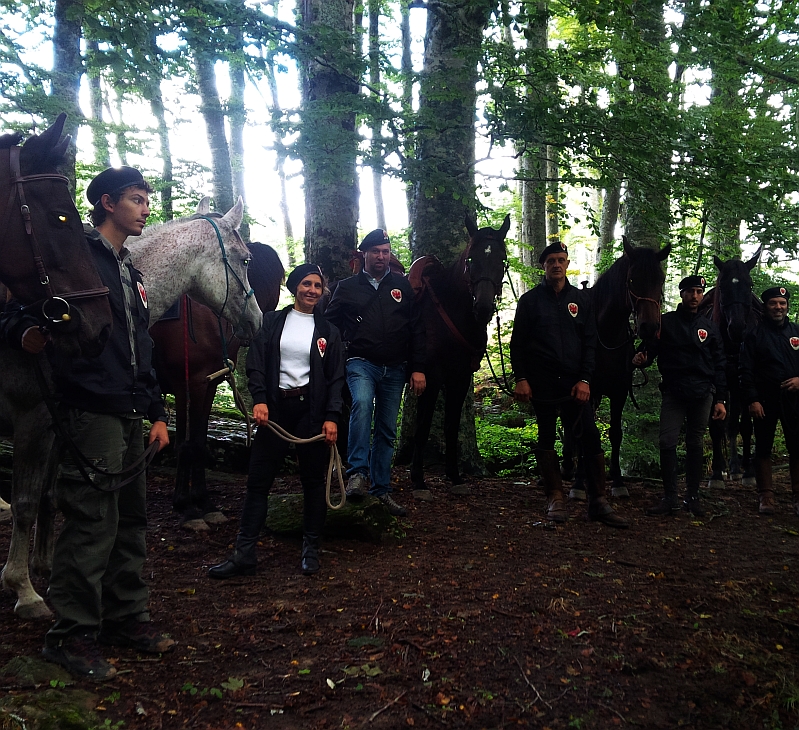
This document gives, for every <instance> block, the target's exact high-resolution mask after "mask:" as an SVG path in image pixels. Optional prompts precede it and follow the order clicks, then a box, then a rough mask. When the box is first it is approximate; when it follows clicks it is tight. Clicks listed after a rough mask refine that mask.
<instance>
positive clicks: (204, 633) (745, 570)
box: [0, 468, 799, 730]
mask: <svg viewBox="0 0 799 730" xmlns="http://www.w3.org/2000/svg"><path fill="white" fill-rule="evenodd" d="M394 474H395V479H396V483H397V485H398V489H397V495H396V496H397V499H398V501H400V502H401V503H403V504H406V505H408V507H409V511H408V517H407V518H405V519H403V520H401V521H400V522H399V523H398V526H397V529H396V531H395V534H394V535H393V536H390V537H389V538H388V539H386V540H385V541H384V542H383V543H382V544H379V545H378V544H365V543H361V542H356V541H348V540H330V541H328V542H327V543H326V544H325V545H324V552H323V554H322V559H323V565H322V570H321V571H320V572H319V573H318V574H317V575H315V576H313V577H304V576H303V575H301V573H300V570H299V562H300V544H299V541H298V540H292V539H277V538H275V537H272V536H268V535H264V537H263V540H262V545H261V547H259V565H258V574H257V576H255V577H252V578H240V579H235V580H232V581H229V582H216V581H212V580H210V579H209V578H208V577H207V576H206V570H207V568H208V566H209V565H212V564H214V563H216V562H218V561H221V560H223V559H224V558H225V557H226V556H227V555H228V554H229V552H230V549H231V545H232V542H233V540H234V537H235V534H236V530H237V524H238V514H239V510H240V508H241V504H242V495H243V483H244V478H243V477H238V476H231V475H223V474H216V473H213V474H211V478H210V484H212V485H214V487H213V488H214V491H215V493H216V495H217V497H218V498H219V500H220V502H221V503H222V504H223V505H224V508H225V511H226V512H227V513H228V514H229V515H230V516H231V519H230V521H229V522H228V523H227V524H224V525H222V526H220V527H217V528H214V529H213V531H212V532H210V533H207V534H202V535H194V534H189V533H186V532H183V531H181V530H180V529H179V528H178V524H177V519H176V517H175V515H174V514H173V513H172V512H171V509H170V498H171V493H170V490H171V481H172V473H171V472H169V471H168V470H160V471H159V470H156V471H154V472H153V474H152V475H151V477H150V483H149V486H150V498H149V510H150V527H149V534H148V550H149V560H148V564H147V571H146V572H147V577H148V580H149V581H150V583H151V586H152V596H151V604H152V606H151V607H152V617H153V620H154V621H155V622H157V624H158V626H159V627H161V628H162V629H163V630H164V631H166V632H169V633H170V634H171V636H172V637H173V638H175V639H176V640H177V642H178V645H177V648H176V649H175V650H174V651H173V652H171V653H169V654H167V655H164V656H163V657H162V658H160V659H156V660H153V658H149V657H148V658H145V657H138V656H137V655H136V654H135V653H134V652H132V651H126V650H117V651H114V652H113V653H112V654H111V657H112V661H113V662H114V663H115V665H116V667H117V669H118V670H119V674H118V675H117V677H116V678H115V679H114V680H112V681H111V682H108V683H106V684H103V685H96V684H92V683H90V682H85V681H81V682H77V683H76V685H75V686H76V687H78V688H82V689H85V690H89V691H91V692H93V693H94V695H95V700H94V701H96V709H97V713H98V715H99V716H100V718H101V724H100V727H112V728H126V729H130V728H148V729H149V728H208V729H210V728H225V729H226V728H246V729H250V728H262V727H268V728H274V729H275V730H282V729H283V728H400V727H424V728H447V727H449V728H510V727H517V726H522V727H525V726H526V727H534V728H552V729H553V730H554V729H555V728H610V727H624V726H636V727H642V728H676V727H686V728H742V729H743V728H745V729H747V730H749V729H751V728H775V729H776V728H794V727H797V726H798V725H799V675H797V665H798V664H799V605H797V596H799V518H797V517H794V516H793V510H792V507H791V504H790V493H789V492H788V486H787V481H786V478H787V474H786V470H785V469H784V468H783V469H782V470H777V471H776V474H775V481H776V483H777V484H778V500H777V502H778V511H777V515H776V516H775V517H773V518H763V517H760V516H758V514H757V509H756V500H755V495H754V494H753V491H752V490H748V489H746V490H745V489H743V488H742V487H741V485H740V483H738V484H732V485H730V486H729V487H728V488H727V489H725V490H719V491H715V492H713V493H708V494H707V498H706V499H705V505H706V507H707V509H708V515H707V517H705V518H704V519H702V520H698V519H691V518H690V516H688V515H687V514H682V515H680V516H677V517H672V518H662V519H661V518H650V517H647V516H646V515H645V514H644V509H645V508H646V507H647V506H648V505H650V504H651V503H652V502H653V500H654V499H655V498H656V497H657V486H656V485H655V484H654V483H652V484H650V485H648V486H646V485H643V484H641V483H637V482H634V481H631V482H630V491H631V493H632V497H631V498H630V499H629V500H624V501H622V500H616V501H615V504H616V507H617V508H618V510H619V512H621V513H622V514H624V515H625V516H627V517H629V518H630V520H631V523H632V524H631V527H630V529H629V530H626V531H616V530H613V529H611V528H608V527H604V526H601V525H597V524H595V523H589V522H586V521H585V519H584V516H583V515H584V506H583V505H581V504H579V503H576V504H571V505H570V513H571V519H570V521H569V522H568V523H567V524H565V525H563V526H558V527H555V526H554V525H552V524H549V523H547V522H546V521H545V520H543V506H544V504H543V495H542V493H541V490H540V488H539V487H537V486H535V485H534V484H530V483H529V482H527V481H526V480H518V481H513V480H512V479H510V480H508V479H480V480H475V481H473V482H472V488H473V489H472V492H473V496H470V497H460V498H454V497H451V496H449V495H448V494H447V492H446V487H445V483H444V482H443V481H439V480H437V479H435V478H433V479H431V480H430V481H431V485H432V487H433V490H434V492H435V493H436V495H437V498H436V500H435V502H433V503H432V504H426V503H413V502H412V497H411V490H410V484H409V481H408V478H407V474H406V472H405V470H404V469H397V470H395V472H394ZM275 491H276V492H280V491H287V492H293V491H299V486H298V483H297V481H296V479H295V478H287V479H285V480H284V481H282V482H281V483H279V484H277V485H276V488H275ZM8 534H9V529H8V527H7V526H3V527H2V528H0V551H6V550H7V549H8ZM37 587H38V588H39V589H40V590H42V591H43V590H44V588H45V583H44V582H43V581H42V580H38V582H37ZM13 605H14V604H13V599H12V596H11V594H10V593H8V592H7V591H6V592H3V593H2V595H0V616H2V621H0V625H1V626H2V627H3V630H2V634H0V667H3V666H4V665H6V664H7V662H8V661H9V660H11V659H12V658H13V657H15V656H21V655H28V656H36V655H37V654H38V652H39V651H40V649H41V646H42V637H43V634H44V632H45V630H46V628H47V623H46V622H45V623H33V622H27V623H26V622H21V621H19V620H18V619H15V618H14V616H13V614H12V610H13ZM0 684H3V685H4V686H3V687H2V690H3V692H5V693H8V692H10V693H14V692H21V691H25V688H24V687H18V686H15V685H14V684H13V683H11V684H9V683H8V678H6V679H5V680H4V681H0ZM3 727H6V726H5V725H4V726H3ZM8 727H16V725H9V726H8Z"/></svg>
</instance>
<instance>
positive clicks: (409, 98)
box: [400, 0, 414, 220]
mask: <svg viewBox="0 0 799 730" xmlns="http://www.w3.org/2000/svg"><path fill="white" fill-rule="evenodd" d="M408 2H409V0H400V39H401V43H402V60H401V64H400V68H401V70H402V97H401V101H402V118H403V120H404V123H405V127H406V128H409V127H410V126H411V121H412V119H413V60H412V58H411V11H410V8H409V7H408ZM404 141H405V157H406V158H410V159H413V157H414V136H413V133H411V132H406V134H405V140H404ZM405 203H406V205H407V206H408V220H413V218H414V208H413V185H412V184H408V185H406V186H405Z"/></svg>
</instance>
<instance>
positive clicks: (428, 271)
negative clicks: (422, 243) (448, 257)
mask: <svg viewBox="0 0 799 730" xmlns="http://www.w3.org/2000/svg"><path fill="white" fill-rule="evenodd" d="M443 273H444V264H442V263H441V262H440V261H439V260H438V257H436V256H432V255H428V256H422V257H420V258H418V259H416V261H414V262H413V263H412V264H411V268H410V271H408V282H409V283H410V285H411V287H412V288H413V292H414V296H415V298H416V301H417V302H418V301H419V300H420V299H421V298H422V293H423V292H424V289H425V287H426V286H427V282H426V281H425V280H426V279H430V278H431V277H436V276H438V275H439V274H443Z"/></svg>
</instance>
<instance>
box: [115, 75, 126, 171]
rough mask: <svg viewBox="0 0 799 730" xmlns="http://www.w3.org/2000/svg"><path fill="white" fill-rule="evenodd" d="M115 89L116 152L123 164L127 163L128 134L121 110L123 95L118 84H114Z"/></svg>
mask: <svg viewBox="0 0 799 730" xmlns="http://www.w3.org/2000/svg"><path fill="white" fill-rule="evenodd" d="M115 87H116V89H117V90H116V91H115V92H114V103H115V105H116V108H117V109H116V111H117V117H118V118H119V123H118V124H117V131H116V135H115V137H116V150H117V154H118V155H119V161H120V163H121V164H123V165H127V164H128V135H127V132H126V131H125V130H126V127H125V122H124V119H125V117H124V113H123V110H122V101H123V97H122V94H121V92H120V91H119V86H117V85H116V84H115Z"/></svg>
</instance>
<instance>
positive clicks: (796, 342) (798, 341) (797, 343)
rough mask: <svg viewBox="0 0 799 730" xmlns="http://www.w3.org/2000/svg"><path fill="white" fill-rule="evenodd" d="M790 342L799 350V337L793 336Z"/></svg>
mask: <svg viewBox="0 0 799 730" xmlns="http://www.w3.org/2000/svg"><path fill="white" fill-rule="evenodd" d="M790 342H791V347H793V349H794V350H799V337H791V340H790Z"/></svg>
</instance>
